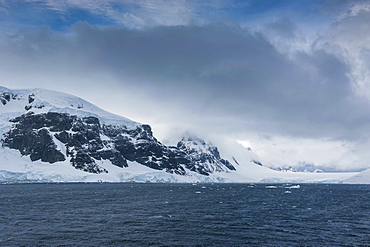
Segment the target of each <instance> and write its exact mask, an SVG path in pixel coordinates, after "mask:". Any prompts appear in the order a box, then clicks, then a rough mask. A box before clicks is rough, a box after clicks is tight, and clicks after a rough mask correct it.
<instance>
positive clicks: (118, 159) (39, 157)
mask: <svg viewBox="0 0 370 247" xmlns="http://www.w3.org/2000/svg"><path fill="white" fill-rule="evenodd" d="M0 102H1V104H0V113H1V114H2V115H1V116H0V117H1V118H0V119H2V121H1V122H0V133H1V136H0V139H1V143H2V146H3V147H4V148H10V149H15V150H18V151H19V152H20V155H22V156H29V158H30V162H33V161H41V162H46V163H49V164H55V165H57V163H58V162H69V163H70V164H71V165H72V166H73V167H74V168H76V169H79V170H83V171H85V172H89V173H95V174H99V173H108V170H107V168H105V167H103V166H104V165H103V163H104V164H105V163H106V162H98V161H109V162H110V163H111V164H113V165H115V166H117V167H120V168H122V169H124V168H126V167H128V166H129V165H128V161H132V162H137V163H139V164H141V165H144V166H147V167H149V168H152V169H154V170H163V171H165V172H168V173H172V174H179V175H186V174H187V172H188V173H189V171H192V172H196V173H199V174H202V175H206V176H208V175H210V174H212V173H215V172H229V171H230V170H235V168H234V167H233V165H231V163H230V162H229V161H227V160H224V159H222V158H221V157H220V154H219V151H218V149H217V147H215V146H212V145H210V144H206V143H205V142H204V141H203V140H201V139H198V138H192V139H191V138H183V139H182V140H181V141H180V142H179V143H178V144H177V146H176V147H172V146H166V145H163V144H162V143H161V142H159V141H158V140H157V139H156V138H155V137H154V136H153V133H152V130H151V127H150V126H149V125H145V124H139V123H136V122H134V121H131V120H129V119H127V118H124V117H120V116H117V115H113V114H111V113H108V112H105V111H103V110H102V109H100V108H98V107H96V106H94V105H92V104H91V103H89V102H87V101H84V100H83V99H80V98H78V97H75V96H72V95H67V94H63V93H59V92H54V91H47V90H42V89H35V90H13V91H11V90H8V89H6V88H2V87H0Z"/></svg>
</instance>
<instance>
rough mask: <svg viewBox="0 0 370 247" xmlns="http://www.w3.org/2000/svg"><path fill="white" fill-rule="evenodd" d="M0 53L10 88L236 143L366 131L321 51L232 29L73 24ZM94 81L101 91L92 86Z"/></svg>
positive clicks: (340, 70)
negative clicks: (131, 109) (123, 111)
mask: <svg viewBox="0 0 370 247" xmlns="http://www.w3.org/2000/svg"><path fill="white" fill-rule="evenodd" d="M283 26H286V25H280V26H277V27H275V28H280V27H281V28H282V27H283ZM281 28H280V29H281ZM281 30H282V29H281ZM283 31H284V32H289V33H291V32H292V30H290V29H287V30H285V29H283ZM1 50H2V51H1V53H0V54H1V55H0V58H1V70H2V72H1V74H2V77H3V80H5V79H7V78H10V77H11V78H12V81H13V82H16V83H17V86H18V87H19V86H20V85H22V83H23V84H27V81H26V79H27V78H29V79H30V80H29V82H30V84H27V87H34V86H41V87H48V88H50V87H51V88H54V89H58V90H62V91H67V92H70V93H73V92H71V91H76V90H77V91H76V92H75V94H77V95H80V96H85V95H87V92H91V87H94V88H95V89H96V90H95V91H101V92H109V91H111V92H112V94H114V95H119V93H118V92H122V97H123V98H114V99H113V98H107V99H106V101H107V102H112V103H113V102H114V103H115V104H117V103H122V104H123V102H127V101H128V100H129V101H130V104H131V105H135V111H136V112H139V113H138V114H140V112H141V114H142V118H141V119H145V117H147V119H149V120H148V121H149V122H150V121H151V120H153V119H154V120H155V121H158V122H160V123H163V122H164V121H167V122H170V123H173V124H174V125H176V124H179V125H180V124H181V125H188V126H197V127H198V128H202V129H208V131H211V132H217V133H220V134H230V133H231V134H233V135H239V136H243V133H246V132H250V131H254V132H258V133H263V134H279V135H288V136H294V137H318V138H333V139H336V138H345V139H351V138H357V137H358V136H360V133H361V132H363V131H368V129H369V126H368V122H369V120H370V119H369V117H368V116H370V114H369V113H370V112H369V110H368V109H369V107H368V104H367V103H365V102H361V101H359V100H357V99H356V97H355V96H354V94H353V93H352V88H351V86H350V82H349V79H348V77H347V75H348V72H349V68H348V66H347V65H346V64H345V63H343V62H342V61H341V60H339V59H338V58H337V57H335V56H334V55H332V54H329V53H328V52H326V51H325V50H322V49H313V50H312V51H311V52H310V53H303V52H301V53H297V54H296V55H295V56H293V57H292V56H287V55H284V54H282V53H279V52H278V51H277V50H276V48H275V47H274V46H273V45H272V44H271V43H270V42H269V41H268V40H267V39H266V38H265V37H264V36H263V35H262V34H260V33H251V32H249V31H248V30H246V29H241V28H238V27H234V28H231V27H222V26H221V27H220V26H203V27H199V26H176V27H157V28H150V29H143V30H129V29H125V28H116V27H114V28H113V27H112V28H97V27H94V26H90V25H88V24H84V23H80V24H77V25H75V26H74V27H73V28H71V30H70V32H68V33H57V32H53V31H50V30H49V29H47V28H44V29H39V30H37V31H34V30H31V31H23V32H20V33H17V34H13V35H12V36H8V37H7V38H3V40H2V44H1ZM102 75H109V78H111V81H110V82H108V81H99V80H102V79H103V78H104V76H102ZM112 78H113V79H112ZM60 83H63V86H61V85H59V84H60ZM52 84H53V85H52ZM56 84H58V85H59V86H58V85H56ZM6 86H9V85H6ZM63 88H64V90H63ZM89 88H90V89H89ZM135 93H137V95H138V97H135V96H133V94H135ZM130 94H131V96H128V95H130ZM124 97H126V98H124ZM127 97H129V98H127ZM87 98H88V99H90V100H91V99H93V97H92V96H87ZM93 102H94V100H93ZM95 102H99V103H100V102H101V101H95ZM104 106H105V108H108V103H106V105H104ZM123 107H128V106H127V104H126V105H125V106H123ZM117 109H118V107H117V108H116V111H117ZM145 115H146V116H145ZM158 116H163V119H162V120H159V119H158V118H156V117H158ZM135 120H137V119H135ZM139 120H140V119H139Z"/></svg>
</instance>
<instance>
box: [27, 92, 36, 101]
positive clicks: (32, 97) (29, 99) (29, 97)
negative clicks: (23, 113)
mask: <svg viewBox="0 0 370 247" xmlns="http://www.w3.org/2000/svg"><path fill="white" fill-rule="evenodd" d="M34 101H35V95H34V94H33V93H31V94H30V95H28V104H31V103H32V102H34Z"/></svg>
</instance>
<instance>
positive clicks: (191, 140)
mask: <svg viewBox="0 0 370 247" xmlns="http://www.w3.org/2000/svg"><path fill="white" fill-rule="evenodd" d="M177 148H178V149H179V150H181V151H182V152H184V153H185V154H186V156H187V157H188V159H189V160H191V161H192V162H191V163H192V164H193V166H192V167H191V168H190V170H192V171H195V172H198V173H201V174H210V173H214V172H229V171H231V170H235V167H234V166H233V165H232V164H231V163H230V162H229V161H228V160H225V159H223V158H221V155H220V153H219V151H218V148H217V147H216V146H214V145H212V144H211V143H206V142H205V141H204V140H202V139H200V138H197V137H194V136H186V137H183V138H182V139H181V140H180V141H179V142H178V143H177Z"/></svg>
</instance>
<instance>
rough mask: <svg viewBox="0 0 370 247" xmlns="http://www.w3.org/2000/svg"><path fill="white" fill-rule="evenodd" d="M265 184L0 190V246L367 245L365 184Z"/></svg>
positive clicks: (369, 224) (369, 208) (369, 218)
mask: <svg viewBox="0 0 370 247" xmlns="http://www.w3.org/2000/svg"><path fill="white" fill-rule="evenodd" d="M268 186H270V185H264V184H258V185H250V184H214V185H211V184H198V185H191V184H105V183H103V184H14V185H0V246H20V245H25V246H35V245H36V246H38V245H47V246H57V245H67V246H179V245H180V246H196V245H205V246H370V201H369V199H370V186H366V185H314V184H311V185H308V184H303V185H301V187H300V188H298V189H287V188H285V187H287V185H285V184H279V185H276V188H270V187H268ZM286 191H290V192H291V193H286Z"/></svg>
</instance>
